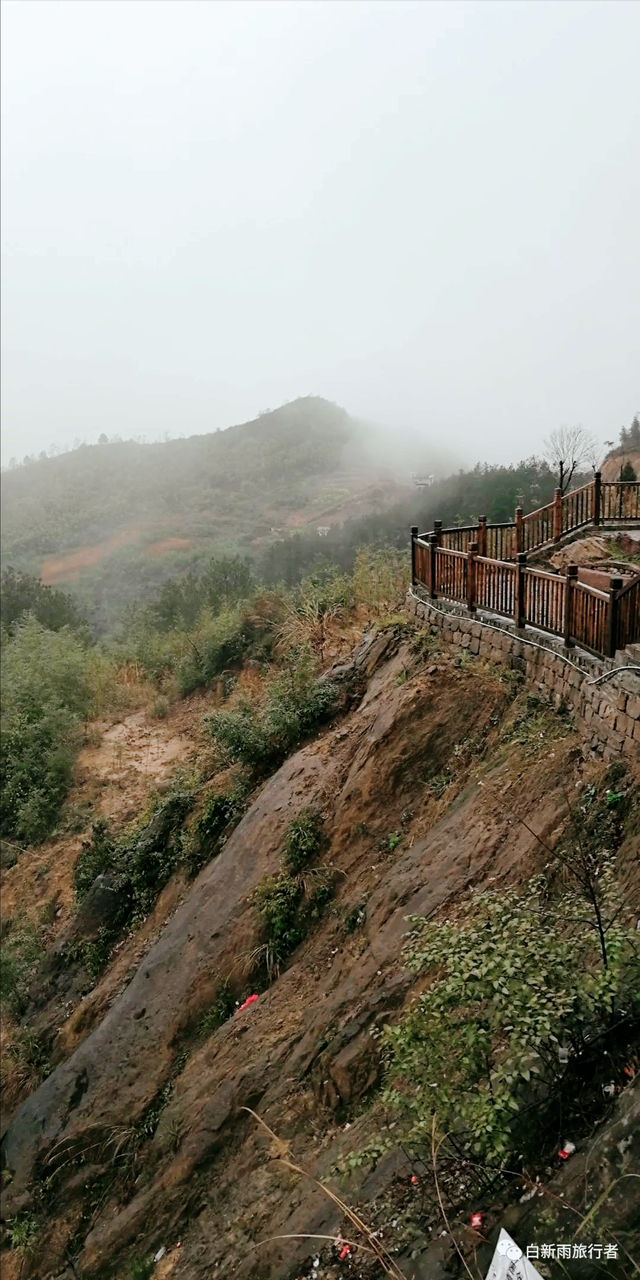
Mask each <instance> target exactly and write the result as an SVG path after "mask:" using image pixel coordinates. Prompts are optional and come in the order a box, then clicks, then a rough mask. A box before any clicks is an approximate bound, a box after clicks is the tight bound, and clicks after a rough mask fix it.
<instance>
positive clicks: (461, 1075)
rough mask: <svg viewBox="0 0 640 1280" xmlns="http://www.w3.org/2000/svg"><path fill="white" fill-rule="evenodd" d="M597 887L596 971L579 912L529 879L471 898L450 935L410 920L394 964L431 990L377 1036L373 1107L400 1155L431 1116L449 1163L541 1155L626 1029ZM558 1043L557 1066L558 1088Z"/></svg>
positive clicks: (620, 944) (630, 1012) (623, 989)
mask: <svg viewBox="0 0 640 1280" xmlns="http://www.w3.org/2000/svg"><path fill="white" fill-rule="evenodd" d="M599 886H600V887H599V891H598V892H599V895H600V900H601V911H602V912H603V913H604V915H605V916H606V919H607V921H608V924H607V934H606V937H607V944H606V952H607V965H606V967H605V965H604V964H603V963H602V957H601V955H600V954H599V949H598V941H597V938H598V934H597V930H596V927H595V924H596V922H595V917H594V916H592V917H591V919H589V918H588V917H587V919H586V922H585V915H586V912H587V910H588V908H587V906H586V904H585V900H584V898H583V897H582V896H581V895H580V894H578V893H573V892H568V893H564V894H563V895H562V896H561V897H560V898H559V899H558V900H556V901H555V902H550V899H549V894H548V890H547V885H546V882H545V880H544V878H543V877H536V878H534V879H533V880H531V881H530V883H529V885H528V886H527V888H526V889H525V890H524V892H522V893H519V892H517V891H516V890H510V891H507V892H506V893H502V894H497V893H492V892H490V893H478V894H475V895H474V896H473V898H472V899H471V900H470V901H469V902H468V903H467V904H466V905H465V906H464V907H463V908H462V911H461V913H460V915H459V918H458V919H457V920H455V921H449V920H447V921H445V922H444V923H434V922H433V921H430V920H422V919H419V918H412V919H411V925H412V932H411V934H410V935H409V940H408V943H407V945H406V948H405V960H406V963H407V965H408V967H409V969H410V970H411V971H412V972H413V973H414V974H422V973H427V974H428V973H431V974H432V981H431V985H430V987H429V988H428V989H427V990H426V991H424V992H423V993H422V994H421V995H420V996H419V997H418V999H417V1000H416V1001H415V1003H414V1004H413V1006H412V1008H411V1010H410V1011H409V1013H408V1014H407V1015H406V1016H405V1017H404V1018H403V1019H402V1020H401V1021H400V1022H399V1023H398V1024H397V1025H395V1026H393V1027H389V1028H385V1031H384V1034H383V1043H384V1049H385V1054H386V1057H387V1067H386V1089H385V1092H384V1094H383V1100H384V1102H385V1103H386V1104H387V1105H388V1106H389V1107H391V1108H392V1109H394V1110H395V1111H396V1112H398V1113H399V1114H400V1115H401V1116H403V1117H404V1119H405V1120H406V1132H405V1135H404V1138H405V1141H406V1142H408V1143H410V1144H414V1145H416V1146H418V1147H419V1148H422V1147H424V1148H428V1147H429V1144H430V1140H431V1131H432V1123H433V1117H434V1115H437V1121H438V1125H439V1128H440V1131H441V1132H451V1133H452V1134H453V1136H454V1138H455V1140H456V1144H457V1149H458V1150H461V1151H463V1152H464V1153H465V1154H466V1155H467V1156H468V1157H469V1158H472V1157H475V1158H476V1159H481V1160H482V1161H484V1162H485V1163H487V1164H497V1165H498V1166H500V1165H502V1164H503V1163H504V1162H505V1161H506V1160H507V1159H508V1158H511V1159H513V1158H517V1157H519V1156H524V1157H527V1158H531V1159H534V1158H539V1157H540V1152H541V1150H542V1149H543V1148H544V1143H545V1141H547V1142H553V1141H554V1138H555V1127H554V1126H557V1124H558V1122H560V1126H561V1127H562V1126H564V1125H565V1124H566V1123H567V1122H568V1120H569V1116H570V1114H571V1113H570V1107H571V1105H572V1103H573V1102H574V1100H575V1098H576V1097H578V1098H579V1097H580V1095H581V1092H582V1096H584V1089H585V1087H586V1085H585V1081H587V1082H588V1081H589V1080H590V1079H591V1078H592V1076H593V1074H594V1071H595V1070H597V1069H598V1068H597V1064H598V1063H600V1061H601V1059H602V1047H603V1045H604V1043H605V1040H604V1038H603V1037H605V1036H606V1035H607V1034H609V1032H610V1031H611V1033H612V1034H613V1030H614V1029H616V1028H617V1029H618V1032H617V1033H618V1034H619V1028H620V1026H621V1025H622V1023H624V1022H625V1018H626V1020H627V1021H626V1025H627V1026H632V1025H633V1023H634V1019H636V1020H637V1018H638V1016H639V1015H640V996H639V994H638V979H639V976H640V975H639V971H638V958H637V953H636V948H635V938H634V936H633V931H632V930H630V929H629V928H628V927H625V926H623V925H622V924H621V923H620V916H619V906H620V904H619V902H618V900H617V895H616V891H615V887H614V881H613V875H612V872H611V870H610V869H605V870H604V871H603V872H602V874H601V876H600V878H599ZM580 922H582V923H580ZM576 924H578V927H576ZM559 1043H560V1044H564V1045H567V1046H569V1048H570V1052H571V1057H570V1060H569V1061H570V1067H569V1068H567V1072H565V1073H564V1074H563V1072H564V1069H563V1068H560V1067H559V1065H558V1061H559V1060H558V1050H557V1046H558V1044H559ZM592 1045H593V1046H594V1047H593V1048H591V1046H592ZM608 1061H609V1064H610V1063H611V1059H609V1060H608ZM594 1063H595V1064H596V1066H595V1067H594ZM607 1070H609V1071H610V1070H611V1065H609V1066H608V1067H607ZM596 1080H597V1077H596ZM596 1093H597V1094H599V1093H600V1088H599V1086H598V1085H597V1084H596ZM532 1101H533V1103H535V1104H536V1105H537V1110H536V1109H535V1107H534V1109H533V1110H532ZM554 1108H555V1109H554ZM550 1114H552V1120H553V1123H548V1121H549V1115H550ZM545 1117H546V1119H545ZM550 1135H551V1136H550ZM384 1146H385V1144H384V1143H382V1144H381V1145H379V1146H378V1147H375V1145H374V1148H373V1149H370V1151H369V1154H371V1153H372V1151H375V1153H376V1154H377V1153H378V1152H379V1151H380V1150H381V1149H384ZM359 1159H360V1157H354V1158H353V1160H352V1161H351V1163H352V1164H355V1163H358V1162H359Z"/></svg>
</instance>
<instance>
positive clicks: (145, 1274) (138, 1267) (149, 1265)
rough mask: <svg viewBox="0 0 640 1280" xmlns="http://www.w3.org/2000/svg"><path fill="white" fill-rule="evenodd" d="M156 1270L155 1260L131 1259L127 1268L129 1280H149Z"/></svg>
mask: <svg viewBox="0 0 640 1280" xmlns="http://www.w3.org/2000/svg"><path fill="white" fill-rule="evenodd" d="M154 1268H155V1262H154V1261H153V1258H131V1260H130V1262H129V1265H128V1267H127V1277H128V1280H149V1277H150V1276H152V1275H153V1271H154Z"/></svg>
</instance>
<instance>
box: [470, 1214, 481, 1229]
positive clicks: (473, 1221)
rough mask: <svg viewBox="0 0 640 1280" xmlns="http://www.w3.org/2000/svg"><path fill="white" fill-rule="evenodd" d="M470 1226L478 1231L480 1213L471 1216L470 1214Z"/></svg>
mask: <svg viewBox="0 0 640 1280" xmlns="http://www.w3.org/2000/svg"><path fill="white" fill-rule="evenodd" d="M471 1226H472V1227H475V1229H476V1231H478V1230H479V1229H480V1227H481V1226H482V1214H481V1213H472V1214H471Z"/></svg>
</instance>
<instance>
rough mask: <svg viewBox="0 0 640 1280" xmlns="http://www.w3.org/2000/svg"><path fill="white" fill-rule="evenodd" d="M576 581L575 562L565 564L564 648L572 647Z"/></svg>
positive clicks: (576, 569) (576, 570)
mask: <svg viewBox="0 0 640 1280" xmlns="http://www.w3.org/2000/svg"><path fill="white" fill-rule="evenodd" d="M577 581H578V566H577V564H570V565H567V576H566V579H565V587H564V643H565V648H566V649H572V648H573V640H572V639H571V636H572V633H573V600H574V594H573V588H574V586H575V584H576V582H577Z"/></svg>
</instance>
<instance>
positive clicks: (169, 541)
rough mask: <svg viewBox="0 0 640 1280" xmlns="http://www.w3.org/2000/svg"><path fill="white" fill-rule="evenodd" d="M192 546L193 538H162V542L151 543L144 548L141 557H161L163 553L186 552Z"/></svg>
mask: <svg viewBox="0 0 640 1280" xmlns="http://www.w3.org/2000/svg"><path fill="white" fill-rule="evenodd" d="M191 546H193V538H163V540H162V542H152V543H151V546H150V547H145V549H144V551H143V553H142V554H143V555H145V556H161V555H162V553H163V552H164V551H187V550H188V549H189V547H191Z"/></svg>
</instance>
